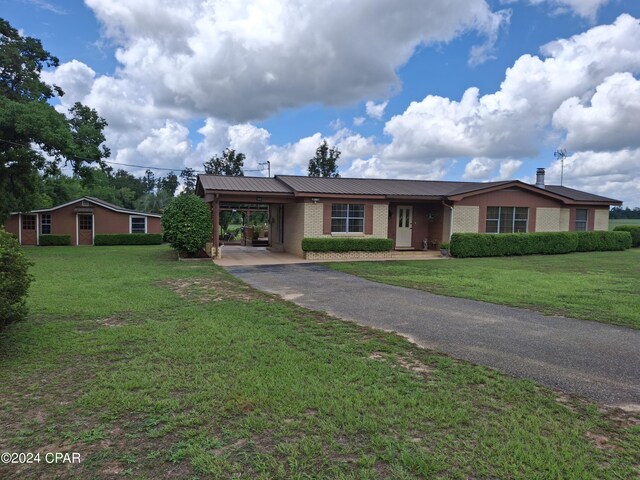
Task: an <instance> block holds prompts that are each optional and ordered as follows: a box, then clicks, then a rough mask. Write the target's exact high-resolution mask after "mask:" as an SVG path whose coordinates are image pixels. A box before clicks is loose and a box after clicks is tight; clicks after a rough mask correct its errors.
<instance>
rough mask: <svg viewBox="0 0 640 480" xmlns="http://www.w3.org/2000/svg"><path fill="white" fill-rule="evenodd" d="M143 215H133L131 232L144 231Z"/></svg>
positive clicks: (144, 219)
mask: <svg viewBox="0 0 640 480" xmlns="http://www.w3.org/2000/svg"><path fill="white" fill-rule="evenodd" d="M146 220H147V219H146V218H145V217H134V218H132V219H131V233H144V231H145V230H146V229H145V226H146Z"/></svg>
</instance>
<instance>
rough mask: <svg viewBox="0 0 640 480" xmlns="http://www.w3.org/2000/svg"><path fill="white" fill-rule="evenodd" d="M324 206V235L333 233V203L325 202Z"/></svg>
mask: <svg viewBox="0 0 640 480" xmlns="http://www.w3.org/2000/svg"><path fill="white" fill-rule="evenodd" d="M322 208H323V210H322V233H323V235H331V204H330V203H328V202H326V203H323V204H322Z"/></svg>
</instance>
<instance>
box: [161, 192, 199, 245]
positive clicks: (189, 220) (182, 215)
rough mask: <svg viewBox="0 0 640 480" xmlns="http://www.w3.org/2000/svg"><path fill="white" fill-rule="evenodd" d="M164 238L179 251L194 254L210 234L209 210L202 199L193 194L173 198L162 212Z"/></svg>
mask: <svg viewBox="0 0 640 480" xmlns="http://www.w3.org/2000/svg"><path fill="white" fill-rule="evenodd" d="M162 228H163V230H164V236H165V239H166V240H167V241H168V242H169V244H170V245H171V246H172V247H173V248H175V249H176V250H178V251H180V252H186V253H188V254H190V255H194V254H196V253H197V252H198V251H200V249H201V248H202V247H204V245H205V243H207V242H208V241H209V239H210V236H211V212H210V211H209V207H208V206H207V204H206V203H204V201H203V200H202V199H201V198H200V197H198V196H196V195H193V194H186V195H179V196H178V197H176V198H174V199H173V200H172V201H171V203H169V205H167V208H165V210H164V213H163V214H162Z"/></svg>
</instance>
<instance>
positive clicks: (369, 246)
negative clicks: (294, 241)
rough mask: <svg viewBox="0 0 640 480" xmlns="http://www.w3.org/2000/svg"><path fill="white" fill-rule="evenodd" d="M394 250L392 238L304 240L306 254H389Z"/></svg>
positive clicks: (303, 247) (303, 245)
mask: <svg viewBox="0 0 640 480" xmlns="http://www.w3.org/2000/svg"><path fill="white" fill-rule="evenodd" d="M392 248H393V241H392V240H391V239H390V238H349V237H343V238H337V237H331V238H329V237H327V238H324V237H320V238H303V239H302V250H304V251H305V252H388V251H390V250H391V249H392Z"/></svg>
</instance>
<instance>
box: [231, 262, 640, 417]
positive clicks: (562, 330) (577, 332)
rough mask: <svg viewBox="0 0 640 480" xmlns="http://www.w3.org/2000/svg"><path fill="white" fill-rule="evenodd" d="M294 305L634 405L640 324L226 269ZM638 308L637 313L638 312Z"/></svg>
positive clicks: (277, 269)
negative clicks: (624, 324)
mask: <svg viewBox="0 0 640 480" xmlns="http://www.w3.org/2000/svg"><path fill="white" fill-rule="evenodd" d="M227 270H228V271H229V272H230V273H231V274H232V275H234V276H236V277H238V278H240V279H241V280H243V281H245V282H246V283H248V284H250V285H252V286H253V287H255V288H257V289H259V290H263V291H265V292H270V293H274V294H277V295H280V296H281V297H283V298H284V299H286V300H291V301H293V302H295V303H297V304H299V305H301V306H304V307H307V308H310V309H313V310H320V311H324V312H327V313H329V314H331V315H334V316H336V317H339V318H342V319H345V320H351V321H354V322H356V323H358V324H361V325H366V326H370V327H375V328H381V329H384V330H388V331H394V332H397V333H399V334H401V335H404V336H407V337H409V338H410V339H411V340H412V341H414V342H416V343H417V344H419V345H421V346H423V347H425V348H429V349H432V350H435V351H439V352H443V353H446V354H449V355H451V356H453V357H456V358H460V359H463V360H468V361H470V362H473V363H477V364H480V365H485V366H488V367H492V368H496V369H498V370H500V371H502V372H504V373H507V374H509V375H513V376H515V377H519V378H529V379H533V380H536V381H538V382H540V383H542V384H543V385H546V386H548V387H552V388H557V389H559V390H562V391H564V392H568V393H573V394H578V395H581V396H584V397H586V398H589V399H591V400H595V401H598V402H602V403H605V404H608V405H614V406H618V407H623V408H631V409H636V408H640V330H633V329H629V328H625V327H617V326H612V325H606V324H601V323H598V322H591V321H586V320H576V319H572V318H564V317H553V316H545V315H542V314H539V313H536V312H532V311H529V310H524V309H520V308H511V307H506V306H502V305H493V304H490V303H484V302H478V301H474V300H466V299H461V298H453V297H445V296H440V295H433V294H431V293H427V292H423V291H420V290H413V289H409V288H403V287H395V286H391V285H384V284H380V283H375V282H371V281H369V280H364V279H362V278H359V277H356V276H353V275H349V274H346V273H341V272H336V271H333V270H330V269H328V268H326V267H323V266H321V265H317V264H299V265H265V266H253V267H243V266H239V267H227ZM639 314H640V312H639Z"/></svg>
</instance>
